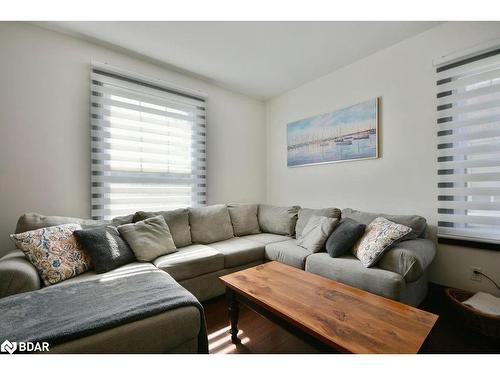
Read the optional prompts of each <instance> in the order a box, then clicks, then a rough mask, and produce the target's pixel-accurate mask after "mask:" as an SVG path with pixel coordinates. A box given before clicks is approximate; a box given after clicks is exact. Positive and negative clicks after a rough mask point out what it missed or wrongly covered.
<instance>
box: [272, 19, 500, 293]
mask: <svg viewBox="0 0 500 375" xmlns="http://www.w3.org/2000/svg"><path fill="white" fill-rule="evenodd" d="M494 38H500V23H498V22H497V23H472V22H470V23H461V22H460V23H445V24H442V25H440V26H438V27H436V28H433V29H430V30H429V31H426V32H424V33H423V34H419V35H417V36H415V37H413V38H410V39H407V40H405V41H403V42H400V43H398V44H396V45H394V46H392V47H390V48H388V49H385V50H383V51H380V52H378V53H376V54H374V55H371V56H369V57H367V58H365V59H362V60H360V61H358V62H356V63H354V64H351V65H349V66H347V67H345V68H343V69H340V70H338V71H335V72H333V73H331V74H329V75H327V76H324V77H322V78H320V79H318V80H315V81H312V82H309V83H307V84H305V85H303V86H301V87H299V88H297V89H294V90H291V91H289V92H287V93H285V94H283V95H281V96H279V97H276V98H274V99H272V100H270V101H268V102H267V103H266V108H267V137H268V138H267V201H268V202H269V203H273V204H283V205H289V204H300V205H302V206H305V207H321V206H327V205H331V206H336V207H341V208H345V207H352V208H357V209H361V210H367V211H379V212H387V213H408V214H420V215H422V216H424V217H426V218H427V219H428V221H429V223H430V224H431V225H435V224H436V222H437V208H436V196H437V173H436V155H437V151H436V144H437V142H436V125H435V119H436V114H435V107H436V104H435V92H436V88H435V81H436V78H435V75H434V67H433V64H432V60H433V59H435V58H438V57H440V56H442V55H445V54H448V53H451V52H454V51H456V50H460V49H464V48H468V47H471V46H473V45H475V44H478V43H481V42H484V41H487V40H490V39H494ZM377 96H380V97H381V102H380V105H381V106H380V108H381V111H380V112H381V113H380V134H379V135H380V150H381V158H379V159H375V160H365V161H353V162H345V163H335V164H325V165H318V166H308V167H300V168H288V167H287V165H286V124H287V123H288V122H291V121H294V120H298V119H302V118H305V117H309V116H313V115H316V114H321V113H325V112H330V111H332V110H335V109H340V108H342V107H345V106H348V105H351V104H355V103H359V102H362V101H364V100H366V99H369V98H373V97H377ZM471 266H479V267H482V269H483V271H484V272H486V273H488V274H489V275H491V276H492V277H495V278H496V279H497V280H499V281H500V251H498V252H494V251H484V250H478V249H470V248H458V247H454V246H439V250H438V255H437V258H436V260H435V261H434V264H433V266H432V269H431V279H432V281H434V282H436V283H439V284H443V285H451V286H456V287H462V288H466V289H470V290H478V289H484V290H488V291H490V292H496V290H495V289H494V288H493V287H492V286H491V284H490V283H489V282H488V281H486V280H483V282H482V283H477V282H473V281H470V280H469V277H470V272H471V271H470V267H471Z"/></svg>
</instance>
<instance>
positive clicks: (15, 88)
mask: <svg viewBox="0 0 500 375" xmlns="http://www.w3.org/2000/svg"><path fill="white" fill-rule="evenodd" d="M91 59H92V60H96V61H100V62H107V63H109V64H111V65H115V66H118V67H121V68H123V69H126V70H129V71H133V72H137V73H140V74H143V75H147V76H151V77H155V78H160V79H163V80H165V81H166V82H171V83H173V84H175V85H178V86H181V87H187V88H192V89H200V90H202V91H204V92H206V93H207V94H208V129H207V155H208V174H207V175H208V201H209V203H215V202H230V201H248V202H259V201H263V200H264V199H265V168H264V166H265V151H266V150H265V143H264V138H265V112H264V104H263V103H262V102H260V101H257V100H254V99H251V98H248V97H246V96H243V95H240V94H237V93H234V92H230V91H228V90H225V89H222V88H220V87H217V86H215V85H212V84H210V83H207V82H205V81H201V80H199V79H195V78H192V77H189V76H186V75H181V74H178V73H175V72H173V71H169V70H167V69H165V68H164V67H161V66H158V65H154V64H152V63H149V62H146V61H143V60H139V59H137V58H135V57H129V56H127V55H125V54H124V53H122V52H117V51H112V50H109V49H106V48H104V47H101V46H97V45H94V44H91V43H88V42H85V41H82V40H79V39H75V38H73V37H70V36H66V35H63V34H59V33H56V32H52V31H48V30H45V29H42V28H39V27H37V26H35V25H31V24H25V23H7V22H0V130H1V131H0V199H1V201H0V255H1V254H2V253H5V252H6V251H8V250H11V249H12V248H13V246H12V244H11V243H10V240H9V238H8V235H9V233H13V231H14V228H15V224H16V221H17V218H18V217H19V216H20V215H21V214H22V213H24V212H30V211H31V212H33V211H35V212H41V213H44V214H47V215H64V216H78V217H88V216H89V215H90V127H89V126H90V125H89V93H90V87H89V79H90V78H89V77H90V73H89V69H90V61H91Z"/></svg>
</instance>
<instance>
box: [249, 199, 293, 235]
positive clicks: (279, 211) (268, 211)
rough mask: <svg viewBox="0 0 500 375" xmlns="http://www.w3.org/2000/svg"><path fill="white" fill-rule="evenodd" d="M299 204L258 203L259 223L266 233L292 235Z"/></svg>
mask: <svg viewBox="0 0 500 375" xmlns="http://www.w3.org/2000/svg"><path fill="white" fill-rule="evenodd" d="M299 210H300V207H299V206H290V207H279V206H271V205H267V204H259V215H258V217H259V225H260V229H261V230H262V231H263V232H266V233H274V234H281V235H284V236H293V235H294V234H295V224H296V223H297V214H298V212H299Z"/></svg>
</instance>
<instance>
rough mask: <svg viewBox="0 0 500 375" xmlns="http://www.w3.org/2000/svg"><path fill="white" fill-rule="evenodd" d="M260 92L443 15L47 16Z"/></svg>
mask: <svg viewBox="0 0 500 375" xmlns="http://www.w3.org/2000/svg"><path fill="white" fill-rule="evenodd" d="M38 24H39V25H40V26H43V27H48V28H51V29H55V30H57V31H62V32H66V33H70V34H72V35H77V36H80V37H84V38H86V39H90V40H92V41H95V42H100V43H105V44H107V45H114V46H117V47H120V48H123V49H126V50H129V51H132V52H134V53H137V54H140V55H143V56H146V57H148V58H151V59H154V60H156V61H158V62H161V63H163V64H166V65H168V66H169V67H170V68H172V69H176V70H179V71H182V72H189V73H191V74H194V75H196V76H198V77H202V78H205V79H207V80H209V81H211V82H213V83H216V84H218V85H220V86H223V87H226V88H228V89H231V90H234V91H237V92H240V93H243V94H246V95H249V96H252V97H255V98H258V99H261V100H265V99H269V98H271V97H274V96H277V95H279V94H281V93H283V92H285V91H287V90H290V89H293V88H295V87H298V86H300V85H301V84H304V83H306V82H308V81H311V80H314V79H316V78H319V77H321V76H323V75H325V74H327V73H330V72H332V71H334V70H336V69H339V68H341V67H343V66H346V65H349V64H351V63H353V62H354V61H356V60H359V59H362V58H363V57H366V56H368V55H370V54H373V53H374V52H377V51H379V50H381V49H384V48H387V47H389V46H391V45H393V44H396V43H398V42H399V41H401V40H403V39H406V38H409V37H411V36H413V35H416V34H419V33H421V32H423V31H425V30H427V29H430V28H432V27H435V26H437V25H438V24H439V23H438V22H378V21H377V22H339V21H336V22H334V21H332V22H260V21H259V22H170V21H169V22H167V21H165V22H152V21H149V22H135V21H134V22H129V21H127V22H124V21H116V22H108V21H105V22H44V23H38Z"/></svg>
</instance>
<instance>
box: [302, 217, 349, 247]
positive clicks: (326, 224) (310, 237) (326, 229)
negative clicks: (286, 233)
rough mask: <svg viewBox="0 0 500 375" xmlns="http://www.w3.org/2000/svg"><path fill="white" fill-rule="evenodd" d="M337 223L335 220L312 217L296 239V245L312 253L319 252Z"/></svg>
mask: <svg viewBox="0 0 500 375" xmlns="http://www.w3.org/2000/svg"><path fill="white" fill-rule="evenodd" d="M338 221H339V219H337V218H330V217H325V216H316V215H312V216H311V218H310V219H309V221H308V222H307V224H306V226H305V227H304V229H303V231H302V234H301V235H300V237H298V238H297V245H299V246H301V247H303V248H304V249H307V250H309V251H310V252H312V253H317V252H318V251H321V250H322V249H323V248H324V247H325V242H326V240H327V239H328V237H329V236H330V234H332V232H333V229H334V228H335V226H336V225H337V223H338Z"/></svg>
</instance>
